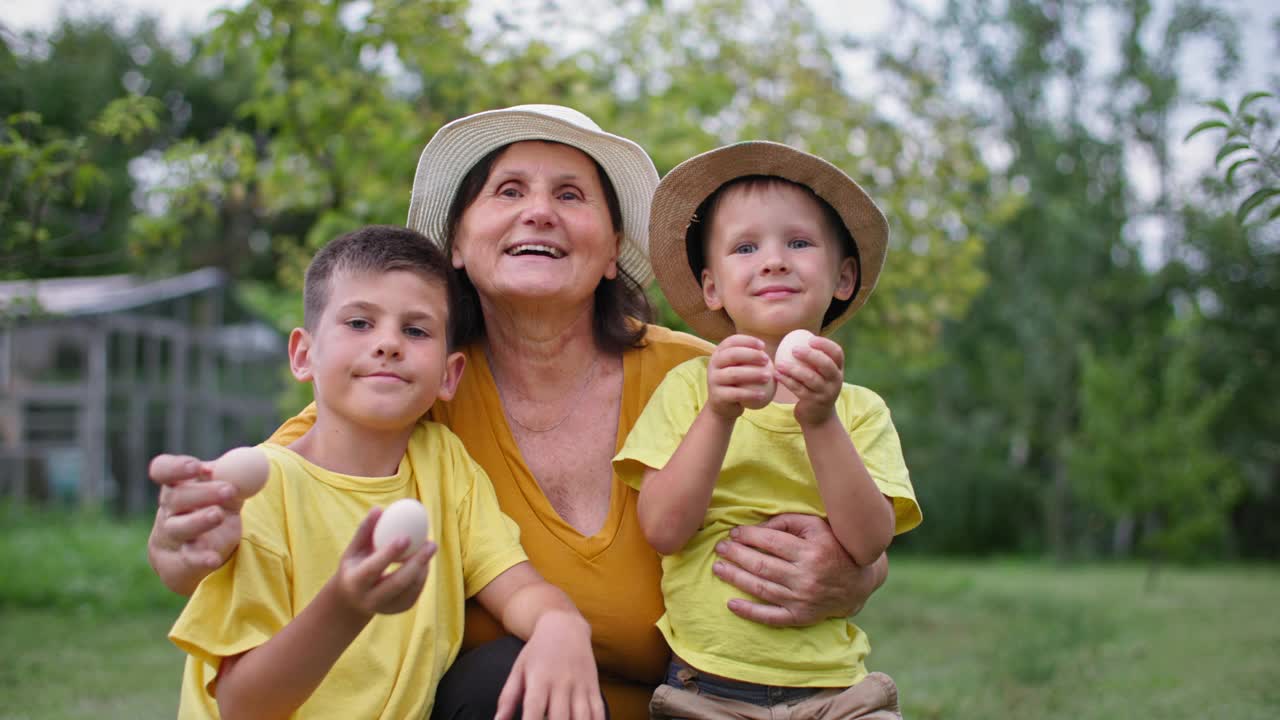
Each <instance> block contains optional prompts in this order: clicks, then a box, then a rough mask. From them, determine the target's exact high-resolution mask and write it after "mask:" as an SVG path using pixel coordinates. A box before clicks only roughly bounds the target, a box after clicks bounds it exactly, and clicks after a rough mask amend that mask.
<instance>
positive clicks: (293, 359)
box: [289, 328, 312, 382]
mask: <svg viewBox="0 0 1280 720" xmlns="http://www.w3.org/2000/svg"><path fill="white" fill-rule="evenodd" d="M289 370H290V371H291V372H292V373H293V377H294V378H295V379H296V380H297V381H298V382H311V377H312V376H311V333H309V332H307V331H306V330H304V329H302V328H294V329H293V331H292V332H290V333H289Z"/></svg>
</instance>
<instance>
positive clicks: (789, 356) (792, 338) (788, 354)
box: [773, 330, 813, 364]
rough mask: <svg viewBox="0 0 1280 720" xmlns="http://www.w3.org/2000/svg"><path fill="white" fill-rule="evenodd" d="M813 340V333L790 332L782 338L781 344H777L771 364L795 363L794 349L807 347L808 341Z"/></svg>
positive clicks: (805, 331) (804, 331) (806, 331)
mask: <svg viewBox="0 0 1280 720" xmlns="http://www.w3.org/2000/svg"><path fill="white" fill-rule="evenodd" d="M812 338H813V333H811V332H809V331H808V330H792V331H791V332H789V333H787V336H786V337H784V338H782V342H780V343H778V350H777V352H775V353H774V354H773V362H774V363H776V364H781V363H793V362H796V354H795V353H796V348H798V347H809V340H811V339H812Z"/></svg>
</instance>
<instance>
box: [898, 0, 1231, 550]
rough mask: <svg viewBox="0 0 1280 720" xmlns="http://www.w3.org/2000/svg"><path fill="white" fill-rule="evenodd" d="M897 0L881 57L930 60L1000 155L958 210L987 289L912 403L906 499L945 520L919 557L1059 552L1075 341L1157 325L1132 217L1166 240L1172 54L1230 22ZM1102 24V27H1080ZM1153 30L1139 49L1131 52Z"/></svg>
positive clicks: (1137, 342) (1217, 36) (1213, 16)
mask: <svg viewBox="0 0 1280 720" xmlns="http://www.w3.org/2000/svg"><path fill="white" fill-rule="evenodd" d="M901 5H902V6H903V8H904V9H903V10H902V15H903V18H904V19H903V21H902V22H900V23H898V25H897V26H898V27H900V28H904V29H903V30H902V32H901V33H899V34H898V35H897V36H896V37H895V38H893V39H892V40H891V41H890V42H889V43H888V45H889V47H888V48H887V49H886V51H885V52H886V56H887V57H886V60H885V61H884V62H887V63H890V64H915V65H916V66H920V65H924V66H928V67H934V68H937V70H936V71H935V72H936V74H937V75H938V76H939V77H940V78H943V79H944V80H943V81H941V82H940V84H941V85H942V88H943V90H944V91H948V90H949V94H948V96H947V101H948V102H950V103H951V104H952V106H953V107H970V106H971V107H974V108H975V110H974V111H973V112H974V113H975V114H977V115H979V116H985V117H988V118H989V119H990V123H989V125H988V126H987V127H986V128H985V132H984V137H983V139H982V141H983V142H984V144H985V146H986V147H987V148H988V152H989V154H991V155H992V156H993V157H998V158H1000V159H1001V162H1000V163H999V166H998V167H997V177H996V178H995V181H994V186H993V187H994V188H995V192H993V202H992V203H990V205H989V207H988V208H987V211H986V212H985V213H983V214H981V215H978V216H976V217H977V218H979V221H980V222H981V223H982V225H981V229H980V231H979V232H980V234H981V235H982V236H983V237H984V238H986V240H987V243H986V248H985V253H984V255H983V269H984V271H985V273H986V275H987V277H988V279H989V282H988V284H987V286H986V288H985V289H984V290H983V292H982V293H981V294H980V295H979V296H978V298H977V299H976V300H975V301H974V303H973V305H972V306H971V308H970V312H969V313H968V315H967V316H966V317H965V318H964V320H963V321H962V322H958V323H952V324H949V325H948V327H947V329H946V333H945V335H944V337H945V340H944V344H943V348H942V356H943V358H944V360H943V362H942V363H941V364H940V366H939V370H938V372H936V373H933V374H932V375H931V376H930V377H928V378H927V379H926V381H927V387H926V388H924V389H922V390H921V392H920V393H919V397H920V398H921V399H922V400H923V401H924V403H926V404H925V405H923V406H920V407H918V408H913V412H915V413H916V414H917V415H918V416H919V417H921V418H922V419H923V420H924V421H925V422H926V423H928V426H929V428H930V430H929V433H928V436H929V441H928V442H927V443H926V444H925V452H924V453H923V454H922V455H923V456H922V457H921V456H917V457H918V458H919V459H918V460H917V461H914V462H913V470H914V471H915V472H916V473H917V474H918V475H919V474H926V473H927V474H928V479H927V480H923V481H922V482H921V483H920V486H921V488H922V498H923V500H922V501H923V502H924V503H925V506H926V507H928V506H930V505H931V504H932V505H938V506H942V507H946V508H947V509H948V511H949V512H951V511H956V512H957V513H958V514H959V516H958V517H954V518H948V519H945V520H944V521H943V522H942V523H940V527H939V528H938V532H937V533H936V534H931V535H930V536H929V542H928V543H927V545H928V546H929V547H931V548H934V549H951V550H969V551H974V550H991V549H995V548H997V547H999V548H1009V547H1010V546H1013V547H1023V548H1025V547H1028V545H1032V546H1035V545H1041V546H1044V547H1048V548H1050V549H1051V550H1052V551H1053V552H1054V554H1055V555H1056V556H1058V557H1067V556H1068V555H1070V554H1071V552H1072V550H1073V548H1077V547H1081V546H1082V545H1091V544H1092V542H1093V539H1092V538H1091V537H1089V536H1088V533H1086V532H1085V524H1086V523H1087V522H1088V520H1089V517H1090V515H1091V513H1092V512H1093V511H1092V510H1091V509H1090V508H1089V507H1088V505H1089V502H1088V501H1089V498H1084V500H1085V504H1084V506H1083V507H1075V508H1074V510H1073V506H1074V505H1076V504H1077V503H1076V500H1077V498H1078V494H1077V491H1076V489H1075V488H1074V484H1075V480H1076V478H1075V477H1074V476H1073V472H1072V467H1071V464H1070V462H1069V460H1070V458H1071V448H1072V447H1073V438H1074V436H1075V435H1076V433H1077V431H1078V429H1079V427H1080V423H1081V414H1082V408H1081V406H1080V398H1081V393H1080V390H1079V388H1080V386H1081V382H1082V368H1081V357H1082V355H1081V353H1080V352H1079V350H1078V348H1080V347H1087V348H1092V350H1091V352H1094V353H1097V354H1098V355H1099V356H1103V357H1125V356H1127V355H1128V354H1129V353H1132V352H1134V349H1135V348H1137V347H1140V346H1142V345H1143V344H1150V343H1153V342H1159V339H1160V338H1161V337H1162V335H1163V333H1164V332H1165V328H1167V327H1169V326H1170V320H1169V318H1170V314H1171V312H1172V306H1171V304H1170V303H1169V299H1168V297H1167V296H1166V295H1165V294H1164V289H1163V287H1162V286H1160V285H1159V284H1157V283H1154V282H1152V279H1151V275H1150V273H1149V272H1148V271H1147V269H1146V268H1145V267H1144V265H1143V262H1142V259H1143V251H1144V249H1145V246H1146V244H1147V243H1149V242H1150V241H1151V240H1152V238H1150V237H1149V236H1146V235H1144V234H1143V233H1142V232H1141V231H1140V227H1141V224H1140V223H1135V220H1137V219H1140V218H1141V217H1143V216H1146V215H1150V216H1153V217H1155V218H1156V219H1157V220H1158V221H1161V220H1162V221H1163V223H1162V224H1160V225H1159V226H1158V228H1159V229H1158V230H1157V231H1156V232H1157V233H1158V237H1159V238H1161V239H1163V238H1164V237H1165V233H1167V232H1170V231H1171V230H1170V225H1169V223H1168V219H1169V218H1170V217H1171V216H1172V215H1173V213H1171V211H1170V208H1171V207H1173V204H1172V199H1171V198H1172V196H1171V193H1172V184H1171V183H1170V182H1169V181H1168V176H1169V173H1170V172H1171V168H1170V163H1169V162H1168V160H1167V146H1168V144H1169V142H1170V138H1169V134H1168V125H1169V122H1168V117H1169V114H1170V113H1171V111H1172V109H1173V108H1174V107H1176V106H1177V104H1178V103H1179V102H1181V100H1182V98H1181V90H1180V86H1179V84H1178V83H1179V78H1178V75H1177V73H1176V69H1177V63H1178V58H1179V57H1180V55H1181V53H1182V52H1183V50H1184V49H1185V47H1186V45H1187V43H1188V42H1190V41H1191V40H1192V39H1207V40H1209V41H1210V42H1211V43H1213V45H1212V47H1230V45H1231V36H1230V30H1231V25H1230V23H1229V22H1228V21H1227V20H1226V19H1225V18H1224V17H1222V16H1221V13H1217V12H1215V11H1213V10H1210V9H1206V8H1205V7H1203V6H1202V5H1200V4H1198V3H1181V4H1179V5H1178V6H1177V7H1176V8H1174V12H1172V13H1171V14H1170V15H1169V16H1168V17H1166V18H1164V19H1163V21H1162V24H1161V23H1157V21H1156V19H1155V18H1153V17H1152V15H1151V13H1150V7H1149V3H1146V2H1140V1H1138V0H1134V1H1132V2H1116V3H1109V4H1106V5H1098V4H1095V3H1087V2H1072V1H1063V2H1049V3H1033V2H1026V1H1018V0H1010V2H1007V3H1002V4H997V5H990V4H973V3H960V2H949V3H947V4H946V5H945V8H944V11H943V15H942V18H941V20H940V22H935V21H933V20H931V19H930V18H929V16H928V15H927V14H926V13H924V12H923V11H920V10H918V9H915V8H914V7H913V5H912V4H910V3H902V4H901ZM1099 14H1103V15H1105V16H1106V18H1105V19H1107V20H1110V21H1111V22H1109V23H1108V22H1099V21H1100V20H1102V19H1103V18H1099ZM1117 21H1118V22H1117ZM911 22H914V23H915V24H916V27H915V28H912V27H910V23H911ZM1108 26H1110V27H1118V28H1120V30H1119V32H1117V33H1115V34H1113V35H1107V34H1105V33H1099V31H1098V29H1099V28H1100V27H1108ZM922 28H923V29H922ZM1153 34H1154V36H1155V37H1158V38H1159V39H1160V41H1161V42H1160V43H1159V44H1158V45H1156V46H1154V47H1152V46H1151V44H1149V43H1143V42H1140V41H1139V40H1140V38H1147V37H1152V36H1153ZM903 37H907V38H915V40H914V42H910V41H908V42H903V40H902V38H903ZM1108 44H1109V45H1111V46H1113V47H1115V48H1116V50H1117V52H1118V54H1119V56H1120V57H1122V58H1123V62H1122V63H1121V64H1120V65H1119V67H1118V68H1116V69H1114V70H1112V69H1108V68H1103V67H1100V66H1098V65H1097V64H1096V63H1095V62H1092V59H1093V58H1095V57H1097V56H1098V55H1100V54H1102V53H1103V51H1102V50H1101V48H1102V47H1104V46H1106V45H1108ZM1224 57H1225V59H1224V61H1223V65H1224V68H1223V72H1226V71H1227V70H1228V69H1229V67H1230V64H1231V61H1232V58H1231V55H1230V53H1229V52H1226V51H1224ZM953 77H963V78H967V79H968V80H969V82H970V83H972V82H976V83H978V87H977V88H974V87H967V88H966V87H963V86H961V87H959V89H957V87H956V85H954V84H953V85H948V84H947V82H946V81H945V80H946V79H950V78H953ZM1135 143H1139V144H1145V145H1146V146H1147V147H1149V148H1151V149H1152V157H1153V158H1154V159H1155V166H1156V171H1157V174H1158V176H1159V177H1160V178H1161V184H1160V189H1159V191H1158V192H1157V196H1156V198H1155V199H1154V200H1140V199H1139V198H1138V197H1137V195H1136V194H1135V192H1134V190H1133V189H1132V187H1131V185H1130V182H1129V178H1128V173H1129V167H1128V164H1127V162H1126V148H1132V147H1134V144H1135ZM1157 149H1158V152H1157V151H1156V150H1157ZM1157 242H1159V240H1158V241H1157ZM1117 442H1123V440H1122V439H1117ZM1036 534H1038V535H1039V536H1040V537H1039V539H1037V538H1036ZM923 537H924V535H923V534H922V538H923Z"/></svg>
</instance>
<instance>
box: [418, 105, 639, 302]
mask: <svg viewBox="0 0 1280 720" xmlns="http://www.w3.org/2000/svg"><path fill="white" fill-rule="evenodd" d="M522 140H547V141H551V142H558V143H563V144H565V145H568V146H570V147H574V148H577V149H578V150H581V151H582V152H584V153H586V154H587V155H589V156H591V157H592V158H593V159H594V160H595V161H596V162H598V163H600V167H602V168H604V171H605V174H607V175H608V176H609V182H611V183H613V189H614V190H615V191H616V192H617V194H618V204H619V205H620V206H621V209H622V247H621V249H620V252H619V256H618V264H619V265H620V266H621V267H622V269H623V270H625V271H626V272H627V274H628V275H630V276H631V277H632V278H633V279H634V280H635V281H636V282H638V283H640V286H641V287H644V286H646V285H648V284H649V282H650V281H651V280H653V269H652V268H651V267H650V265H649V242H648V240H649V203H650V201H651V200H652V199H653V189H654V187H655V186H656V185H657V184H658V171H657V169H656V168H654V166H653V160H650V159H649V155H648V153H646V152H645V151H644V149H643V148H641V147H640V146H639V145H637V144H636V143H634V142H632V141H630V140H628V139H626V138H624V137H621V136H618V135H612V134H610V133H607V132H605V131H603V130H601V129H600V126H599V125H596V124H595V122H594V121H592V119H591V118H589V117H587V116H586V115H583V114H582V113H580V112H578V111H577V110H574V109H573V108H567V107H563V106H561V105H516V106H515V107H509V108H503V109H500V110H486V111H484V112H478V113H475V114H474V115H467V116H466V117H462V118H458V119H457V120H454V121H453V122H451V123H449V124H447V125H445V126H444V127H442V128H440V130H439V131H438V132H436V134H435V136H433V137H432V138H431V141H430V142H428V143H427V147H426V148H424V149H423V151H422V156H421V157H420V158H418V171H417V173H416V174H415V175H414V178H413V196H412V197H411V198H410V200H409V220H408V223H407V224H408V226H409V227H411V228H413V229H414V230H417V231H418V232H420V233H422V234H423V235H426V236H427V237H429V238H431V240H432V241H433V242H435V243H437V244H439V245H441V246H443V245H444V242H445V238H446V236H447V235H448V230H449V229H448V228H447V227H446V226H445V225H446V223H447V221H448V215H449V206H450V205H451V204H452V203H453V198H454V195H455V194H456V193H457V192H458V187H459V185H461V184H462V178H464V177H465V176H466V174H467V173H468V172H470V170H471V168H472V167H474V166H475V164H476V163H477V162H479V161H480V160H481V159H482V158H483V157H484V156H485V155H488V154H489V153H491V152H493V151H494V150H497V149H498V148H500V147H503V146H505V145H510V144H511V143H514V142H520V141H522Z"/></svg>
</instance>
